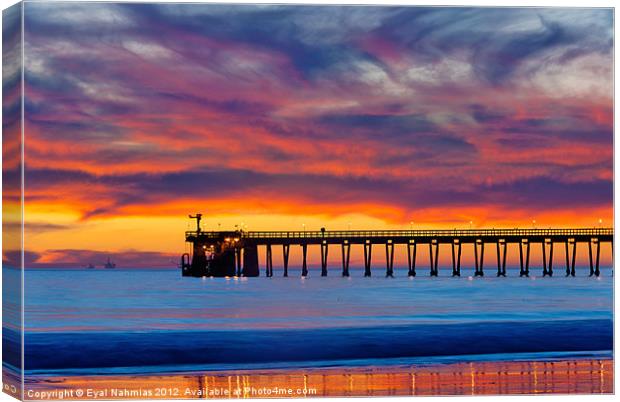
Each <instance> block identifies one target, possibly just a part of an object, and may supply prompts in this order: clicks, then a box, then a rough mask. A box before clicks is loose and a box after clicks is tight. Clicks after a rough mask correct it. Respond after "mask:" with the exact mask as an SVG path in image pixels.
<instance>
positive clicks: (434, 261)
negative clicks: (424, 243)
mask: <svg viewBox="0 0 620 402" xmlns="http://www.w3.org/2000/svg"><path fill="white" fill-rule="evenodd" d="M428 249H429V255H430V260H431V276H438V275H439V271H438V269H437V265H438V262H439V261H438V260H439V242H438V241H437V239H433V240H431V242H430V243H429V244H428Z"/></svg>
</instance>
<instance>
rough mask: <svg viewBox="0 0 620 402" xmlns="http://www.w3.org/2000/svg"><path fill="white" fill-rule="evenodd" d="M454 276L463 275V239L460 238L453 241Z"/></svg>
mask: <svg viewBox="0 0 620 402" xmlns="http://www.w3.org/2000/svg"><path fill="white" fill-rule="evenodd" d="M455 247H456V251H455ZM452 276H461V241H460V240H459V239H454V240H453V241H452Z"/></svg>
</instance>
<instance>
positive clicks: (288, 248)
mask: <svg viewBox="0 0 620 402" xmlns="http://www.w3.org/2000/svg"><path fill="white" fill-rule="evenodd" d="M290 251H291V245H290V244H283V245H282V260H283V262H284V274H283V275H282V276H284V277H287V276H288V256H289V252H290Z"/></svg>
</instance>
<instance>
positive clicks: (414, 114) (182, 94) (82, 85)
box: [4, 3, 613, 267]
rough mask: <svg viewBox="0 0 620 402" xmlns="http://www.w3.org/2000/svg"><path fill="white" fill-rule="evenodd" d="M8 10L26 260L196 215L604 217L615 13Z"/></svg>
mask: <svg viewBox="0 0 620 402" xmlns="http://www.w3.org/2000/svg"><path fill="white" fill-rule="evenodd" d="M25 8H26V13H25V59H26V60H27V64H26V66H27V67H26V71H25V94H26V97H25V104H26V105H25V113H26V116H25V126H24V133H25V155H26V161H25V165H26V168H25V194H24V195H25V211H24V213H25V219H26V224H25V249H26V264H27V265H28V266H33V267H37V266H41V267H46V266H58V265H59V266H63V265H64V266H83V265H84V264H86V263H89V262H90V261H91V260H94V261H93V262H97V263H99V262H101V261H100V260H101V259H102V258H105V256H107V255H113V256H114V258H115V259H116V260H117V261H118V262H119V264H121V265H123V266H140V265H141V261H145V260H148V261H145V264H148V265H151V266H171V267H172V266H174V264H176V262H177V259H178V255H180V254H181V253H182V252H183V251H184V241H183V235H184V231H185V230H187V229H188V223H189V219H188V218H187V215H188V214H190V213H196V212H202V213H203V214H204V215H205V217H204V220H203V228H204V229H205V230H218V228H221V229H226V230H234V229H235V227H237V228H242V224H243V226H244V229H245V230H276V229H277V230H291V231H295V230H303V227H302V225H304V224H305V227H306V228H307V230H318V229H319V228H321V227H326V228H327V229H328V230H330V229H333V230H346V229H349V228H351V229H353V230H356V229H410V228H411V227H413V228H416V229H419V228H442V229H453V228H462V229H463V228H469V227H470V221H471V222H472V224H471V226H472V227H473V228H514V227H523V228H531V227H532V226H533V225H534V224H533V223H532V222H533V221H535V222H536V224H535V225H537V227H540V228H546V227H562V228H563V227H599V226H605V227H609V226H612V225H613V146H612V145H613V125H612V124H613V123H612V122H613V92H612V91H613V85H612V83H613V80H612V74H613V58H612V55H613V54H612V52H613V40H612V36H613V28H612V27H613V19H612V18H613V14H612V11H611V10H606V9H589V10H580V9H568V8H567V9H561V8H555V9H533V8H532V9H511V10H510V12H508V11H507V9H500V8H421V7H380V8H377V7H355V8H350V7H290V6H288V7H278V6H234V7H231V6H223V5H201V4H192V5H191V7H190V6H189V5H185V4H157V5H151V4H114V3H76V4H62V3H58V4H53V5H50V4H45V3H26V4H25ZM16 79H18V77H17V78H16ZM5 99H7V98H5ZM13 128H14V127H13ZM15 148H16V149H17V148H18V147H15ZM4 163H5V169H7V166H8V167H15V166H16V164H15V163H14V164H11V161H10V160H9V161H7V160H5V161H4ZM7 163H8V165H7ZM11 202H12V203H13V205H15V202H17V199H13V200H12V201H11ZM11 202H9V203H8V204H7V205H5V208H11ZM5 203H6V200H5ZM412 221H413V222H414V223H413V224H411V223H410V222H412ZM246 225H247V227H246ZM295 252H296V251H295ZM609 254H610V253H609V252H608V251H607V250H606V249H605V250H603V256H604V257H605V258H608V257H609ZM337 256H338V254H337V252H334V256H333V258H335V259H336V257H337ZM330 258H331V257H330ZM442 258H443V257H442ZM446 258H447V257H446ZM490 258H493V257H490ZM4 259H5V261H8V262H10V263H14V262H15V255H14V254H13V253H12V251H11V250H6V249H5V252H4Z"/></svg>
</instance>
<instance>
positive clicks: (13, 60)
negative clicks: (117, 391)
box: [2, 2, 24, 399]
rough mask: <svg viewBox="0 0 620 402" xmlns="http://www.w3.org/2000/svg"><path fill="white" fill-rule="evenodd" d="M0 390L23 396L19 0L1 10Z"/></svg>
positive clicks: (21, 17) (22, 238)
mask: <svg viewBox="0 0 620 402" xmlns="http://www.w3.org/2000/svg"><path fill="white" fill-rule="evenodd" d="M2 27H3V28H2V111H3V118H2V132H3V134H2V159H3V161H2V183H3V191H2V239H3V240H2V270H3V272H2V276H3V281H2V299H3V300H2V302H3V312H2V313H3V314H2V355H3V361H2V382H3V386H2V390H3V392H5V393H6V394H8V395H10V396H13V397H16V398H19V399H22V398H23V386H24V383H23V369H24V364H23V362H24V353H23V300H24V299H23V267H24V249H23V240H24V229H23V211H24V208H23V207H24V204H23V201H24V186H23V183H24V181H23V177H24V176H23V172H24V161H23V151H24V146H23V145H24V144H23V117H24V116H23V110H24V98H23V97H24V93H23V91H24V85H23V78H24V72H23V39H24V38H23V3H22V2H20V3H17V4H15V5H13V6H11V7H9V8H7V9H5V10H3V11H2Z"/></svg>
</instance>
